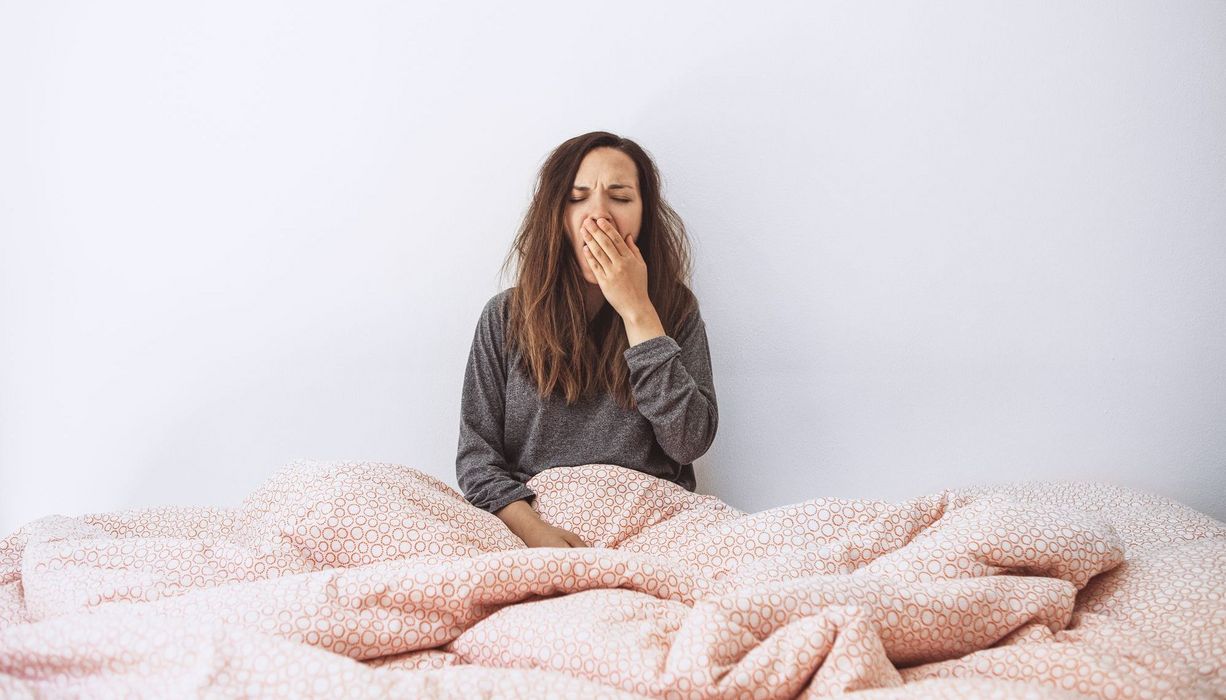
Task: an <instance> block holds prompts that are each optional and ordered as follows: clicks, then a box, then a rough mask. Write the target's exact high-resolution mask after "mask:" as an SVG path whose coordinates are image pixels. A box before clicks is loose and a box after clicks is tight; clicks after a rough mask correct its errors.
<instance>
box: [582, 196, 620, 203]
mask: <svg viewBox="0 0 1226 700" xmlns="http://www.w3.org/2000/svg"><path fill="white" fill-rule="evenodd" d="M613 199H615V200H617V201H619V202H629V201H630V200H629V199H626V198H624V197H614V198H613ZM583 200H584V197H580V198H578V199H575V198H574V197H572V198H571V200H570V201H572V202H582V201H583Z"/></svg>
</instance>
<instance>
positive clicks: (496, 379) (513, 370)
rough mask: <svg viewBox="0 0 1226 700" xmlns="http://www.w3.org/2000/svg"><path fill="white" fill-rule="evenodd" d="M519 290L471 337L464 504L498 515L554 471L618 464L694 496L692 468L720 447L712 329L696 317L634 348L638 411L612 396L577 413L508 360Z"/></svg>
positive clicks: (516, 356)
mask: <svg viewBox="0 0 1226 700" xmlns="http://www.w3.org/2000/svg"><path fill="white" fill-rule="evenodd" d="M510 295H511V289H505V290H503V291H501V292H499V293H497V294H495V295H494V296H493V297H491V298H490V300H489V301H488V302H486V304H485V307H484V308H483V309H482V311H481V317H480V319H479V320H478V321H477V328H476V331H475V333H474V334H473V342H472V349H471V351H470V352H469V355H468V366H467V368H466V369H465V372H464V389H463V393H462V395H461V407H460V441H459V449H458V451H457V454H456V478H457V481H458V482H459V485H460V490H461V491H462V492H463V494H464V498H465V499H466V500H467V501H468V502H469V503H471V504H473V505H474V506H477V507H478V508H481V509H483V510H486V511H489V512H491V513H493V512H495V511H497V510H499V509H501V508H502V507H503V506H506V505H507V504H509V503H512V502H514V501H517V500H520V499H527V500H528V501H529V502H531V499H532V498H534V497H535V496H536V493H535V492H534V491H532V489H530V488H528V487H527V486H526V485H525V483H526V482H527V481H528V479H530V478H531V477H532V476H533V475H535V474H538V473H540V472H542V471H544V470H545V469H549V468H551V467H565V466H577V465H580V464H617V465H620V466H623V467H628V468H630V469H636V470H638V471H641V472H645V473H647V474H651V475H653V476H658V477H660V478H662V479H667V480H669V481H672V482H675V483H677V484H679V485H680V486H682V487H683V488H685V489H687V490H689V491H693V490H695V487H696V485H695V481H694V465H693V462H694V460H695V459H697V458H698V457H700V456H702V455H703V454H704V453H706V451H707V449H708V448H710V446H711V443H712V442H713V441H714V440H715V430H716V427H717V425H718V420H719V413H718V410H717V407H716V402H715V384H714V381H713V379H712V376H711V354H710V350H709V349H708V347H707V332H706V324H705V323H704V322H703V319H702V316H701V314H700V313H699V312H698V310H695V311H694V312H693V313H691V314H690V315H689V316H688V317H687V318H686V319H684V320H683V321H682V323H681V326H680V328H678V329H676V331H675V332H674V335H675V336H676V337H675V338H674V337H672V336H669V335H662V336H658V337H655V338H651V339H649V340H645V341H643V342H641V343H639V344H638V345H634V346H631V347H629V348H627V349H626V351H625V352H624V353H623V356H624V357H625V359H626V362H627V363H628V365H629V368H630V381H631V387H632V391H633V393H634V397H635V400H636V401H637V402H638V406H637V409H636V410H626V409H624V408H622V407H621V406H620V405H618V404H617V401H616V399H615V398H614V397H613V395H612V394H610V393H608V392H607V391H599V392H596V394H595V395H594V396H593V397H591V398H587V399H580V400H579V401H578V402H577V403H575V404H572V405H570V406H567V405H566V399H565V397H564V396H561V395H560V394H559V393H555V394H554V395H552V396H550V397H548V398H547V399H541V397H540V396H539V394H538V392H537V389H536V384H535V383H534V382H533V381H532V378H531V377H530V376H529V375H528V374H527V373H526V372H524V370H523V368H522V367H521V366H520V363H519V360H520V353H519V349H518V348H513V352H512V353H511V356H510V357H508V356H507V354H506V352H505V348H504V347H503V346H504V342H503V330H504V328H505V327H506V324H507V323H508V302H509V299H510Z"/></svg>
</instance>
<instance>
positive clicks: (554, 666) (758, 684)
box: [0, 460, 1226, 699]
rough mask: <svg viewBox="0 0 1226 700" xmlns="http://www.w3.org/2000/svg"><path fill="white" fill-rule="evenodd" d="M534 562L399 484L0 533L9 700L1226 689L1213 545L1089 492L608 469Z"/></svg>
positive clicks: (281, 493)
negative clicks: (892, 492) (887, 487)
mask: <svg viewBox="0 0 1226 700" xmlns="http://www.w3.org/2000/svg"><path fill="white" fill-rule="evenodd" d="M528 485H529V486H530V487H531V488H532V489H533V490H534V491H535V492H536V493H537V498H536V501H535V503H534V507H535V508H536V510H537V511H538V513H539V514H540V515H541V517H542V518H543V519H545V520H546V521H548V522H551V523H553V524H555V525H557V526H559V527H563V528H565V529H568V530H571V531H572V532H575V533H576V534H578V535H579V536H580V537H582V538H583V539H584V540H585V541H586V542H589V543H591V545H592V546H591V547H589V548H573V549H570V548H527V547H525V546H524V544H523V542H522V541H521V540H519V539H518V538H516V537H515V536H514V535H513V534H512V533H511V532H510V531H509V530H508V529H507V528H506V527H505V526H503V524H502V523H501V521H499V520H498V519H497V518H496V517H495V516H493V515H492V514H490V513H487V512H485V511H482V510H479V509H477V508H475V507H473V506H471V505H470V504H468V503H467V502H466V501H464V499H463V497H462V496H461V494H459V493H458V492H457V491H456V490H455V489H453V488H452V487H450V486H449V485H447V484H445V483H443V482H442V481H440V480H438V479H436V478H434V477H431V476H429V475H428V474H425V473H424V472H421V471H419V470H417V469H414V468H412V467H409V466H406V465H399V464H389V463H381V462H354V461H308V460H296V461H294V462H291V463H289V464H287V465H285V466H283V467H282V468H281V469H279V470H278V471H277V472H276V473H275V474H274V475H273V476H271V477H270V478H269V479H268V480H267V481H266V482H264V483H263V484H262V485H261V486H260V487H259V488H258V489H256V490H255V491H253V492H252V493H250V494H249V495H248V496H247V497H246V498H245V499H244V500H243V501H242V502H241V503H240V504H239V505H238V506H237V507H234V508H220V507H217V508H214V507H157V508H145V509H137V510H128V511H122V512H114V513H93V514H87V515H82V516H77V517H66V516H59V515H52V516H47V517H44V518H41V519H38V520H35V521H33V522H29V523H27V524H26V525H24V526H23V527H21V528H19V529H18V530H17V531H15V532H13V533H12V534H10V535H9V536H8V537H6V538H5V539H4V540H3V541H0V696H3V697H81V696H84V697H113V696H130V697H185V696H186V697H192V696H243V697H268V698H274V697H276V698H280V697H327V698H333V697H338V696H344V697H367V696H369V697H389V696H393V697H438V698H452V697H454V698H473V697H488V698H516V697H532V698H539V697H583V698H734V697H735V698H742V697H744V698H812V697H819V696H826V695H834V694H852V695H854V696H855V697H857V698H913V697H923V698H957V697H982V698H1031V697H1035V698H1048V697H1054V698H1062V697H1070V698H1084V697H1096V698H1108V699H1112V698H1140V697H1178V698H1198V697H1206V698H1208V697H1226V670H1224V666H1223V659H1224V658H1226V584H1224V583H1223V582H1224V581H1226V525H1224V524H1223V523H1221V522H1219V521H1217V520H1215V519H1213V518H1211V517H1209V516H1208V515H1205V514H1203V513H1200V512H1198V511H1196V510H1193V509H1191V508H1189V507H1186V506H1184V505H1182V504H1180V503H1177V502H1174V501H1171V500H1169V499H1165V498H1161V497H1158V496H1156V495H1153V494H1149V493H1145V492H1141V491H1137V490H1131V489H1127V488H1122V487H1118V486H1113V485H1108V484H1104V483H1098V482H1075V481H1059V482H1035V481H1028V482H1015V483H1009V484H1004V485H984V486H976V487H972V488H963V489H950V490H945V491H942V492H940V493H933V494H929V495H924V496H921V497H917V498H913V499H910V500H907V501H903V502H898V503H890V502H884V501H874V500H856V499H842V498H814V499H810V500H805V501H801V502H797V503H793V504H788V505H784V506H780V507H777V508H773V509H770V510H765V511H761V512H757V513H745V512H741V511H739V510H736V509H735V508H732V507H731V506H729V505H728V504H726V503H724V502H723V501H721V500H720V499H718V498H716V497H714V496H710V495H703V494H696V493H691V492H689V491H686V490H685V489H683V488H681V487H679V486H677V485H675V484H672V483H670V482H667V481H663V480H661V479H658V478H655V477H652V476H649V475H646V474H642V473H640V472H637V471H634V470H631V469H627V468H624V467H620V466H618V465H608V464H588V465H582V466H578V467H567V468H556V469H549V470H546V471H544V472H541V473H540V474H537V475H536V476H535V477H533V478H532V480H531V481H530V482H528Z"/></svg>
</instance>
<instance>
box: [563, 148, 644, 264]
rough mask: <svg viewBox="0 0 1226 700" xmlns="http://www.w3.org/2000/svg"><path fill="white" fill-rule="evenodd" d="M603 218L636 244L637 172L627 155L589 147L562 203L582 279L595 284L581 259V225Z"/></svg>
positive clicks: (640, 206)
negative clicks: (564, 206) (564, 205)
mask: <svg viewBox="0 0 1226 700" xmlns="http://www.w3.org/2000/svg"><path fill="white" fill-rule="evenodd" d="M599 217H604V218H606V219H608V220H610V221H612V222H613V226H615V227H616V228H617V230H618V231H619V232H620V233H621V234H622V236H623V237H629V238H630V239H631V240H633V241H635V242H637V241H638V237H639V226H640V225H641V224H642V223H643V200H642V198H641V197H640V196H639V178H638V170H637V168H635V166H634V161H633V160H631V159H630V156H628V155H626V154H625V153H622V152H621V151H619V150H617V149H616V148H608V147H601V148H593V149H592V150H590V151H588V153H587V155H586V156H584V157H583V161H582V162H581V163H579V172H578V173H576V174H575V182H574V184H573V186H572V189H571V191H570V199H569V201H568V202H567V203H566V214H565V221H566V233H567V234H568V235H569V236H570V242H571V247H572V248H573V249H574V253H575V259H576V260H578V261H579V269H580V270H583V279H585V280H587V281H588V283H590V284H599V283H598V282H597V281H596V276H595V275H594V274H593V273H592V268H591V267H589V266H588V263H587V260H586V259H584V257H583V244H584V241H583V222H584V221H588V220H591V221H592V222H593V223H595V221H596V219H597V218H599Z"/></svg>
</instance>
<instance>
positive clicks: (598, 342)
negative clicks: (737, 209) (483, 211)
mask: <svg viewBox="0 0 1226 700" xmlns="http://www.w3.org/2000/svg"><path fill="white" fill-rule="evenodd" d="M601 147H608V148H615V149H617V150H619V151H621V152H622V153H625V154H626V155H627V156H629V157H630V159H631V160H633V161H634V164H635V167H636V169H637V171H638V181H639V196H640V197H642V203H643V222H642V225H641V227H640V228H639V234H638V237H637V238H635V243H636V244H637V245H638V247H639V249H640V250H641V251H642V253H643V260H644V261H645V262H646V263H647V295H648V296H649V297H650V299H651V303H652V305H653V306H654V307H655V309H656V313H657V314H659V316H660V322H661V324H662V325H663V326H664V332H665V333H667V334H668V335H670V336H671V335H674V333H675V331H676V329H677V328H678V327H679V326H680V325H681V322H682V321H683V320H684V319H685V318H686V317H687V316H688V315H689V314H690V313H691V312H692V311H694V310H696V309H697V299H696V298H695V296H694V293H693V292H692V291H691V290H690V284H691V276H692V268H691V262H690V243H689V239H688V238H687V237H686V233H685V224H684V223H683V222H682V221H681V217H680V216H678V214H677V212H676V211H674V210H673V208H672V207H670V206H669V205H668V203H667V202H665V201H664V198H663V197H662V196H661V194H660V173H659V171H658V170H657V169H656V165H655V162H654V161H653V160H652V159H651V156H649V155H648V154H647V152H646V151H645V150H643V148H642V147H640V146H639V145H638V144H637V143H635V142H634V141H631V140H630V139H627V138H623V137H621V136H618V135H616V134H611V133H609V132H607V131H592V132H589V133H586V134H582V135H580V136H575V137H574V138H571V139H568V140H566V141H564V142H563V143H562V144H561V145H559V146H558V147H557V148H555V149H554V150H553V151H552V152H551V153H550V154H549V156H548V157H547V158H546V159H545V163H544V164H543V165H542V166H541V169H540V172H539V173H538V176H537V181H536V186H535V188H534V190H533V193H532V202H531V204H530V205H529V206H528V211H527V213H526V214H525V216H524V220H523V223H522V224H521V225H520V228H519V232H518V234H517V235H516V237H515V240H514V243H513V244H512V246H511V250H510V252H508V253H507V258H506V260H505V261H504V262H503V265H502V269H503V270H505V269H506V267H507V264H508V263H510V261H511V260H512V259H515V260H516V262H517V275H516V277H517V281H516V285H515V287H514V289H513V290H512V291H511V294H510V298H509V300H508V302H509V305H510V306H509V314H508V315H509V322H508V323H507V327H506V331H507V338H506V341H507V347H508V348H510V347H512V346H514V347H517V348H519V349H520V351H521V366H522V367H523V369H524V370H525V371H526V373H527V375H528V376H529V377H532V378H533V379H534V380H535V382H536V385H537V390H538V393H539V394H540V396H541V397H542V398H547V397H549V396H550V395H552V394H553V393H554V392H555V391H557V390H559V389H560V390H561V391H562V393H563V395H564V397H565V399H566V403H567V404H568V405H569V404H572V403H574V402H576V401H577V400H579V399H580V398H584V397H588V396H590V395H591V393H592V392H594V391H596V390H604V391H608V392H610V393H611V394H612V395H613V396H614V397H615V398H616V400H617V402H618V403H619V404H620V405H622V406H623V407H624V408H626V409H629V410H633V409H635V408H636V407H637V405H638V402H637V401H635V399H634V394H633V392H632V390H631V385H630V370H629V367H628V366H627V364H626V360H625V358H624V357H623V356H622V353H623V352H625V350H626V349H627V348H628V347H629V346H630V344H629V341H628V339H627V337H626V333H625V324H624V322H623V321H622V318H621V316H620V315H619V314H618V313H617V312H616V311H615V310H614V309H613V308H612V307H611V306H610V305H608V304H605V305H604V306H602V307H601V310H600V312H599V313H598V314H596V316H595V317H594V318H593V319H592V320H591V322H590V323H589V322H588V321H587V314H586V312H585V311H584V301H583V300H584V293H583V291H584V287H585V286H586V285H588V284H590V283H589V282H587V281H586V280H584V279H583V272H582V270H581V269H580V267H579V262H578V261H577V260H576V259H575V255H574V253H573V252H572V251H573V248H572V247H571V243H570V239H569V238H568V236H567V233H566V226H565V218H564V217H565V209H566V202H567V199H568V198H569V197H570V191H571V187H572V186H573V185H574V181H575V175H576V174H577V173H578V172H579V164H580V163H581V162H582V161H583V157H584V156H585V155H587V153H588V151H591V150H592V149H594V148H601Z"/></svg>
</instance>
